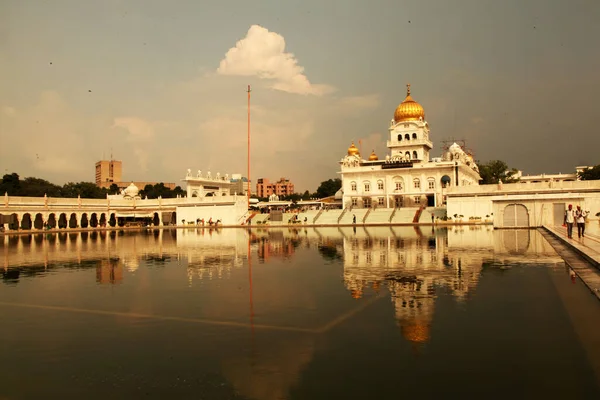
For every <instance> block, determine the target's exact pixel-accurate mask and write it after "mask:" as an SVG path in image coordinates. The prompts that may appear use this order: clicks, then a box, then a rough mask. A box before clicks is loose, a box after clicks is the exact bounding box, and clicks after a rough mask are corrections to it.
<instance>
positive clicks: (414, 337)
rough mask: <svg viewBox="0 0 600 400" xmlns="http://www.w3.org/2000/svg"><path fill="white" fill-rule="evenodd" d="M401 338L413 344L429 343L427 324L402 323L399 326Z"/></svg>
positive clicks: (416, 322)
mask: <svg viewBox="0 0 600 400" xmlns="http://www.w3.org/2000/svg"><path fill="white" fill-rule="evenodd" d="M400 328H401V330H402V336H404V338H405V339H407V340H409V341H411V342H414V343H425V342H427V341H429V337H430V333H429V329H430V327H429V324H427V323H425V322H423V321H411V322H408V321H406V322H404V323H402V324H401V325H400Z"/></svg>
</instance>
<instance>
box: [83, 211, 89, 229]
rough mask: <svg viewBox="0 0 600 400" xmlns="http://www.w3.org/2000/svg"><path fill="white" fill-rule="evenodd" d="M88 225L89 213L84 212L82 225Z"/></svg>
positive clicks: (84, 226)
mask: <svg viewBox="0 0 600 400" xmlns="http://www.w3.org/2000/svg"><path fill="white" fill-rule="evenodd" d="M88 225H89V221H88V216H87V214H83V215H82V216H81V227H82V228H87V227H88Z"/></svg>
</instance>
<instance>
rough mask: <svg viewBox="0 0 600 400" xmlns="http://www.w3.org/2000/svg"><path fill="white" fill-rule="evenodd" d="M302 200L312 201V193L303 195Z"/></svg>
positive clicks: (307, 192) (306, 192)
mask: <svg viewBox="0 0 600 400" xmlns="http://www.w3.org/2000/svg"><path fill="white" fill-rule="evenodd" d="M302 200H310V192H309V191H308V190H307V191H305V192H304V194H303V195H302Z"/></svg>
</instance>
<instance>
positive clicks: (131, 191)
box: [125, 182, 140, 197]
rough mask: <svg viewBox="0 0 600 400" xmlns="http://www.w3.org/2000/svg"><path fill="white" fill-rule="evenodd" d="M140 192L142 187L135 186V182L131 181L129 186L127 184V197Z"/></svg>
mask: <svg viewBox="0 0 600 400" xmlns="http://www.w3.org/2000/svg"><path fill="white" fill-rule="evenodd" d="M139 192H140V189H138V187H137V186H135V185H134V184H133V182H131V183H130V184H129V186H127V187H126V188H125V196H127V197H135V196H137V195H138V193H139Z"/></svg>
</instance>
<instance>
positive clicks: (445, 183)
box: [440, 175, 452, 188]
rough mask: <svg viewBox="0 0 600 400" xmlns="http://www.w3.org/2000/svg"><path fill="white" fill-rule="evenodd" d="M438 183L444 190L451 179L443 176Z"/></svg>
mask: <svg viewBox="0 0 600 400" xmlns="http://www.w3.org/2000/svg"><path fill="white" fill-rule="evenodd" d="M440 182H441V183H442V187H443V188H445V187H448V186H450V183H451V182H452V179H450V177H449V176H448V175H444V176H442V179H440Z"/></svg>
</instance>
